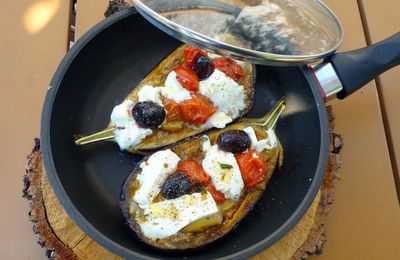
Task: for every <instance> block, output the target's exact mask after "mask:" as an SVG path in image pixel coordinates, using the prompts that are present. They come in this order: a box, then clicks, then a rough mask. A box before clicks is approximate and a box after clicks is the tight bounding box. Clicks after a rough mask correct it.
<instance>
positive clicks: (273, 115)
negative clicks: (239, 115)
mask: <svg viewBox="0 0 400 260" xmlns="http://www.w3.org/2000/svg"><path fill="white" fill-rule="evenodd" d="M285 108H286V103H285V97H283V98H281V99H280V100H279V101H278V102H277V103H276V104H275V106H274V107H273V108H272V109H271V110H270V111H269V112H268V113H267V114H266V115H264V116H263V117H261V118H254V119H242V120H241V122H244V123H247V124H249V125H253V126H261V127H264V128H265V129H274V128H275V126H276V123H277V122H278V119H279V117H280V116H281V114H282V112H283V111H284V110H285Z"/></svg>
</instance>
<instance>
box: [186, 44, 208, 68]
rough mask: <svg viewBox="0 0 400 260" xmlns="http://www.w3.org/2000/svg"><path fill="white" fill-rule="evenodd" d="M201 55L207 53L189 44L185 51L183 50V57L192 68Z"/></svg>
mask: <svg viewBox="0 0 400 260" xmlns="http://www.w3.org/2000/svg"><path fill="white" fill-rule="evenodd" d="M201 55H206V53H205V52H204V51H202V50H200V49H199V48H196V47H193V46H188V47H186V49H185V51H184V52H183V59H184V60H185V64H186V66H187V67H188V68H192V67H193V64H194V62H195V61H196V60H197V58H198V57H200V56H201Z"/></svg>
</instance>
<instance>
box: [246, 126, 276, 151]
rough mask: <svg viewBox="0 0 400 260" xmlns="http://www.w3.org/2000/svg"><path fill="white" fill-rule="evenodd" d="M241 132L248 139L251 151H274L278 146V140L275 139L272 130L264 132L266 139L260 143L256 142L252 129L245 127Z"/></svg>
mask: <svg viewBox="0 0 400 260" xmlns="http://www.w3.org/2000/svg"><path fill="white" fill-rule="evenodd" d="M243 131H245V132H246V133H247V134H248V135H249V137H250V141H251V149H254V150H256V151H257V152H259V153H260V152H262V151H264V150H266V149H267V150H271V149H274V148H275V147H276V146H277V145H278V139H277V138H276V135H275V132H274V130H272V129H268V130H266V133H267V135H268V138H267V139H263V140H260V141H258V140H257V136H256V133H255V132H254V129H253V128H252V127H247V128H245V129H243Z"/></svg>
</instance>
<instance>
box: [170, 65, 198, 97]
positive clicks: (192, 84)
mask: <svg viewBox="0 0 400 260" xmlns="http://www.w3.org/2000/svg"><path fill="white" fill-rule="evenodd" d="M174 71H175V73H176V79H177V80H178V81H179V83H181V85H182V87H184V88H185V89H187V90H189V91H197V90H198V89H199V77H198V76H197V74H196V73H195V72H194V71H193V70H191V69H188V68H186V67H183V66H179V67H176V68H175V69H174Z"/></svg>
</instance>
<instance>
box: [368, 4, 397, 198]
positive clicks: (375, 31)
mask: <svg viewBox="0 0 400 260" xmlns="http://www.w3.org/2000/svg"><path fill="white" fill-rule="evenodd" d="M361 3H362V8H363V11H364V13H365V22H366V24H365V25H366V26H365V30H366V31H367V33H368V40H370V41H371V43H376V42H379V41H381V40H384V39H386V38H387V37H390V36H391V35H393V34H395V33H397V32H399V31H400V17H399V10H400V1H393V0H382V1H379V4H377V1H376V0H375V1H374V0H362V1H361ZM377 86H378V89H379V91H380V94H381V105H382V109H383V112H384V115H385V116H386V122H385V123H386V125H385V126H386V131H387V137H388V142H389V148H390V151H391V153H392V164H393V169H394V170H395V175H396V178H397V193H398V197H399V198H400V172H399V170H400V102H399V98H400V67H396V68H393V69H391V70H389V71H387V72H386V73H384V74H383V75H382V76H380V77H379V78H378V81H377Z"/></svg>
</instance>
